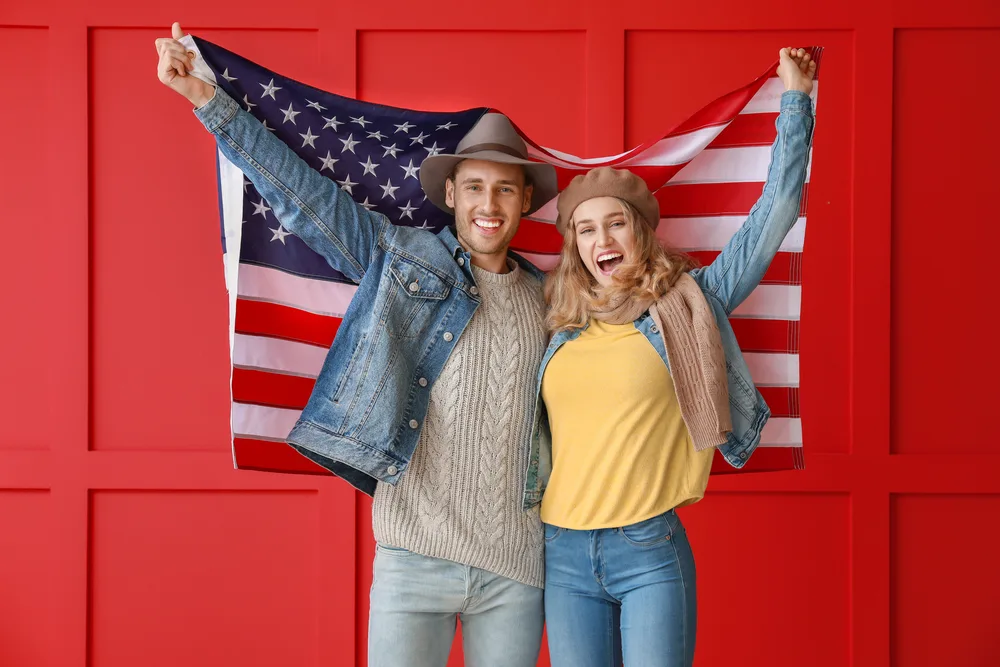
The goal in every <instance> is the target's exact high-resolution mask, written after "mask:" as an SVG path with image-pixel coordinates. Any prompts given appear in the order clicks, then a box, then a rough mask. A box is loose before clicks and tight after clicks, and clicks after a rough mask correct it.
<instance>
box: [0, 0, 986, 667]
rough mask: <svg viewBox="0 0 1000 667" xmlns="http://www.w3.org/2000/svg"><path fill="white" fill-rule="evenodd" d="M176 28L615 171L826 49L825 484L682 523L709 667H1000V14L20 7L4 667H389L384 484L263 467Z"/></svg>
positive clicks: (11, 41)
mask: <svg viewBox="0 0 1000 667" xmlns="http://www.w3.org/2000/svg"><path fill="white" fill-rule="evenodd" d="M172 20H180V21H181V22H182V24H183V25H184V26H185V27H186V28H188V29H190V30H192V31H194V32H197V33H198V34H200V35H202V36H204V37H206V38H208V39H210V40H212V41H214V42H216V43H219V44H221V45H223V46H226V47H227V48H230V49H232V50H235V51H237V52H240V53H242V54H245V55H247V56H248V57H250V58H252V59H254V60H256V61H258V62H260V63H262V64H265V65H266V66H268V67H270V68H272V69H275V70H278V71H280V72H283V73H286V74H288V75H290V76H292V77H294V78H297V79H300V80H303V81H306V82H309V83H312V84H314V85H317V86H319V87H323V88H326V89H329V90H334V91H337V92H341V93H344V94H348V95H356V96H359V97H362V98H364V99H369V100H376V101H381V102H387V103H392V104H398V105H403V106H409V107H416V108H421V107H423V108H440V109H453V108H459V107H464V106H467V105H488V106H495V107H498V108H500V109H503V110H504V111H506V112H507V113H508V114H510V115H511V116H512V117H513V118H514V119H515V120H516V122H517V123H518V124H519V125H520V126H521V127H522V128H523V129H524V130H525V131H526V132H528V133H529V134H530V135H531V136H532V137H533V138H536V139H537V140H539V141H541V142H542V143H544V144H546V145H549V146H555V147H558V148H559V149H562V150H567V151H571V152H576V153H579V154H585V155H602V154H609V153H617V152H619V151H621V150H623V149H624V148H627V147H629V146H631V145H633V144H636V143H638V142H640V141H641V140H644V139H647V138H650V137H652V136H655V135H657V134H658V133H660V132H662V131H663V130H664V129H668V128H670V127H671V126H673V124H674V123H676V122H677V121H679V120H681V119H683V118H684V117H686V116H687V115H688V114H689V113H691V112H692V111H694V110H696V109H698V108H700V107H701V106H702V105H703V104H704V103H706V102H707V101H709V100H710V99H712V98H713V97H715V96H716V95H718V94H720V93H723V92H726V91H728V90H730V89H732V88H734V87H736V86H738V85H741V84H743V83H745V82H747V81H749V80H750V79H751V78H752V77H754V76H756V75H757V74H759V73H760V72H761V71H763V69H764V68H765V67H766V66H767V65H769V64H770V63H771V62H772V61H773V59H774V58H775V55H776V52H777V49H778V48H779V47H780V46H782V45H787V44H797V45H822V46H825V47H826V52H825V54H824V60H823V73H822V77H823V83H822V86H821V92H820V98H819V105H818V125H817V134H816V142H815V154H814V161H813V173H812V179H811V186H810V188H811V196H810V206H811V210H810V211H809V231H808V240H807V249H806V259H805V268H804V281H805V287H804V297H803V307H802V310H803V313H804V318H803V326H802V358H801V366H802V369H801V375H802V387H803V391H802V413H803V416H804V428H805V439H806V443H807V444H806V447H807V450H806V451H807V466H808V469H807V470H805V471H803V472H796V473H782V474H771V475H760V476H742V477H737V478H726V479H714V480H713V483H712V485H711V490H710V492H709V495H708V497H707V498H706V499H705V501H704V502H702V503H700V504H698V505H696V506H695V507H693V508H691V509H688V510H686V511H684V519H685V521H686V522H687V524H688V526H689V532H690V535H691V537H692V541H693V544H694V548H695V552H696V557H697V560H698V567H699V580H700V584H701V586H700V591H699V594H700V603H701V609H700V614H701V615H700V621H699V625H700V628H699V629H700V633H699V638H698V642H699V649H698V657H697V664H698V665H699V667H707V666H709V665H720V666H722V665H725V666H730V665H761V666H763V665H767V666H768V667H801V666H809V667H834V666H846V665H853V666H854V667H881V666H884V665H893V666H894V667H919V666H924V665H926V666H931V665H933V666H935V667H937V666H940V665H957V666H963V667H964V666H969V667H987V666H991V667H993V666H995V665H997V664H1000V639H998V638H997V635H996V634H995V630H994V628H995V625H996V620H995V615H996V600H997V599H998V597H1000V569H998V568H997V567H996V566H995V563H994V560H995V559H994V558H993V556H994V554H995V553H996V549H997V548H998V547H1000V538H998V535H997V531H996V528H995V527H996V526H997V516H998V515H1000V473H998V468H997V466H998V464H1000V445H998V444H997V442H998V438H997V436H996V430H997V429H996V418H995V414H996V413H997V412H998V406H997V404H996V402H997V397H998V394H1000V392H998V391H997V380H996V378H997V375H998V372H1000V361H998V355H997V354H996V343H995V341H996V339H997V336H996V333H995V330H994V329H993V328H991V327H989V326H987V325H986V324H985V320H986V317H987V315H986V314H987V313H989V312H990V311H991V310H993V308H994V302H995V300H996V296H997V294H998V289H997V287H996V284H995V278H996V275H997V269H996V267H995V266H994V265H993V264H992V260H993V257H994V253H995V249H996V248H997V247H998V245H1000V231H998V230H1000V225H998V224H997V223H998V222H1000V220H998V216H997V214H996V212H995V208H994V207H993V206H992V205H990V204H989V203H988V202H989V201H991V199H990V197H991V196H992V195H993V193H994V192H995V189H996V182H997V177H998V176H1000V170H998V167H997V164H998V162H997V155H1000V126H998V124H997V123H996V119H997V117H998V111H997V108H998V106H1000V94H998V92H997V90H998V82H1000V79H998V75H997V66H996V63H995V52H996V50H997V48H996V47H998V46H1000V6H998V5H997V3H996V2H994V1H993V0H951V1H950V2H948V3H932V2H930V1H928V0H919V1H912V0H911V1H908V2H898V3H891V2H889V0H867V1H861V0H847V1H846V2H817V3H788V2H784V3H780V2H777V1H775V0H751V1H749V2H746V1H744V2H741V1H739V0H716V1H715V2H713V3H706V2H685V3H679V2H663V1H662V0H661V1H659V2H653V1H648V2H644V1H639V0H634V1H630V0H615V1H614V2H596V1H588V2H580V1H578V0H560V1H544V2H543V1H542V0H534V1H532V0H508V1H507V2H504V3H489V4H485V3H480V4H475V3H469V2H466V1H460V0H427V1H426V2H423V3H420V4H419V5H418V4H414V3H407V2H402V1H400V0H382V2H377V3H371V2H369V3H349V2H339V3H334V2H308V1H307V0H284V1H283V2H281V3H280V4H277V5H276V4H273V3H267V4H265V3H261V2H257V1H256V0H248V1H247V2H243V3H235V2H230V1H225V0H224V1H220V2H213V3H193V2H188V1H186V0H181V2H179V3H173V4H171V5H170V6H165V5H162V4H159V5H145V4H140V3H125V2H115V1H112V0H107V1H105V2H100V3H97V6H93V7H90V8H84V7H83V6H82V4H79V3H73V2H66V1H65V0H34V1H33V2H26V1H23V0H5V1H4V3H3V4H2V6H0V62H2V63H3V66H2V74H0V80H2V102H0V128H3V142H2V144H0V145H2V148H0V230H2V241H0V286H2V287H0V290H2V291H0V299H2V300H0V313H2V321H3V324H4V326H3V327H2V328H0V377H2V383H0V424H2V425H3V428H2V429H0V666H2V667H8V666H9V667H35V666H44V665H50V666H53V667H54V666H57V665H58V666H68V667H83V666H84V665H90V666H91V667H135V666H137V665H142V666H144V667H159V666H163V667H166V666H174V665H188V666H201V665H204V666H206V667H207V666H213V667H215V666H218V665H226V666H228V665H233V666H236V665H239V666H241V667H242V666H249V665H267V666H272V665H289V666H293V665H294V666H298V665H303V666H316V667H320V666H323V667H328V666H338V667H339V666H353V665H364V664H365V659H366V658H365V636H366V625H367V595H368V587H369V582H370V574H371V559H372V555H373V545H372V541H371V530H370V524H369V516H368V512H369V503H368V502H367V501H366V499H365V498H363V497H360V496H358V495H356V494H355V493H354V492H353V491H351V490H349V488H348V486H347V485H346V484H344V483H341V482H338V481H335V480H326V479H317V478H312V477H310V478H302V477H293V476H280V475H268V474H262V473H253V472H236V471H234V470H232V462H231V458H230V454H229V443H228V428H229V424H228V412H227V399H228V387H227V382H228V371H227V337H226V303H227V301H226V294H225V289H224V285H223V275H222V265H221V260H220V247H219V230H218V220H217V209H216V194H215V173H214V171H215V164H214V155H213V148H212V141H211V138H210V137H209V136H208V135H207V134H206V133H205V132H204V131H203V130H202V128H201V126H200V125H199V124H198V123H197V122H196V121H195V119H194V118H193V117H192V116H191V115H190V107H189V105H187V103H186V102H184V101H183V100H181V99H180V98H178V97H177V96H175V95H173V94H172V93H170V92H168V91H167V90H166V89H165V88H164V87H163V86H161V85H160V84H159V83H158V82H157V80H156V77H155V73H154V69H155V63H156V57H155V52H154V50H153V39H154V38H156V37H158V36H164V35H166V34H168V31H169V24H170V22H171V21H172ZM150 26H155V27H152V28H151V27H150ZM458 664H460V660H459V659H458V658H457V657H456V658H455V659H454V660H453V665H458Z"/></svg>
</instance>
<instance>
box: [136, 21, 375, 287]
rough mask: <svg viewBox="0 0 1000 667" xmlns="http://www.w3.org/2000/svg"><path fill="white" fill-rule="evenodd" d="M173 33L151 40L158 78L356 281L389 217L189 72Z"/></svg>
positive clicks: (288, 225) (307, 237) (273, 202)
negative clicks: (187, 103)
mask: <svg viewBox="0 0 1000 667" xmlns="http://www.w3.org/2000/svg"><path fill="white" fill-rule="evenodd" d="M172 31H173V36H172V38H170V39H166V38H162V39H158V40H156V49H157V53H158V54H159V64H158V66H157V75H158V77H159V79H160V81H161V82H162V83H163V84H164V85H166V86H168V87H169V88H170V89H172V90H174V91H175V92H177V93H178V94H180V95H182V96H184V97H185V98H187V99H188V101H190V102H191V104H193V105H194V106H195V111H194V113H195V115H196V116H197V118H198V120H200V121H201V122H202V124H203V125H204V126H205V128H206V129H207V130H208V131H209V132H211V133H212V134H213V135H214V136H215V141H216V144H217V145H218V147H219V150H221V151H222V153H223V154H224V155H225V156H226V158H228V159H229V160H230V161H231V162H232V163H233V164H235V165H236V166H237V168H239V169H240V170H241V171H243V173H244V174H246V176H247V178H249V179H250V181H251V182H252V183H253V184H254V187H255V188H257V191H258V192H259V193H260V194H261V196H262V197H263V198H264V199H265V200H267V203H268V205H270V207H271V209H272V210H273V212H274V215H275V216H276V217H277V219H278V221H279V222H280V223H281V225H282V226H283V227H284V228H285V229H287V230H288V231H290V232H292V233H293V234H295V235H296V236H298V237H299V238H301V239H302V240H303V241H304V242H305V243H306V244H307V245H308V246H309V247H310V248H312V249H313V250H314V251H316V252H317V253H319V254H320V255H322V256H323V257H324V258H325V259H326V261H327V262H328V263H329V264H330V266H332V267H333V268H335V269H337V270H338V271H340V272H341V273H343V274H344V275H346V276H347V277H348V278H351V279H352V280H355V281H360V280H361V278H362V276H363V275H364V273H365V271H366V270H367V268H368V265H369V264H370V263H371V260H372V254H373V252H374V251H375V247H376V245H377V239H378V235H379V234H381V233H382V232H383V230H384V229H385V228H386V227H387V226H388V225H389V224H390V223H389V221H388V219H387V218H386V217H385V216H383V215H381V214H380V213H373V212H371V211H369V210H367V209H366V208H365V207H363V206H360V205H359V204H357V203H356V202H355V201H354V200H353V199H351V197H350V196H349V195H348V194H347V193H346V192H344V191H343V190H341V188H339V187H337V185H336V184H335V183H334V182H333V181H331V180H330V179H328V178H326V177H324V176H321V175H320V174H319V173H318V172H317V171H316V170H315V169H313V168H311V167H310V166H309V165H308V164H306V163H305V162H304V161H303V160H302V159H301V158H300V157H299V156H298V155H296V154H295V152H294V151H293V150H292V149H291V148H289V147H288V146H287V145H286V144H285V143H284V142H283V141H281V140H280V139H278V138H277V137H275V136H274V135H273V134H272V133H271V132H269V131H268V130H267V129H266V128H264V126H263V125H262V124H261V123H260V121H258V120H257V119H256V118H254V117H253V116H252V115H250V114H249V113H247V112H246V111H244V110H243V109H242V108H241V107H240V106H239V104H237V103H236V101H235V100H233V99H232V98H231V97H230V96H229V95H227V94H226V93H225V91H223V90H222V89H220V88H216V87H215V86H212V85H211V84H209V83H207V82H205V81H202V80H201V79H199V78H197V77H194V76H190V75H189V74H190V71H191V69H192V66H193V63H192V60H191V58H192V54H191V53H190V52H188V51H187V50H186V49H185V48H184V47H183V45H182V44H181V43H180V42H179V41H177V40H178V39H180V38H181V37H183V36H184V33H183V31H182V30H181V27H180V25H179V24H177V23H175V24H174V25H173V28H172Z"/></svg>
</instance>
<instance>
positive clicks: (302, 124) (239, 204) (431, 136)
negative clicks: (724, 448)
mask: <svg viewBox="0 0 1000 667" xmlns="http://www.w3.org/2000/svg"><path fill="white" fill-rule="evenodd" d="M182 42H183V43H185V45H186V46H187V48H189V49H190V50H192V51H195V53H196V59H195V75H197V76H201V77H202V78H205V79H208V80H210V81H211V82H212V83H216V84H217V85H219V86H220V87H221V88H222V89H223V90H225V91H226V92H227V93H228V94H229V95H230V96H231V97H233V98H234V99H236V100H238V101H240V102H241V104H242V106H243V108H244V109H247V110H248V111H249V112H250V113H251V114H253V115H254V116H255V117H256V118H258V119H259V120H260V121H261V122H263V123H264V124H265V127H267V128H268V129H269V130H271V131H273V132H274V133H275V134H276V136H277V137H279V138H280V139H281V140H282V141H284V142H285V143H286V144H288V146H289V147H291V149H292V150H294V151H295V152H296V153H297V154H298V155H299V156H300V157H301V158H302V159H304V160H305V161H306V162H307V163H308V164H310V165H312V166H313V167H314V168H315V169H316V170H317V171H318V172H319V173H320V174H323V175H324V176H327V177H328V178H331V179H333V180H334V181H336V182H337V183H338V184H339V186H340V187H341V188H342V189H343V190H345V191H346V192H348V193H349V194H350V195H351V196H352V197H353V199H354V200H355V201H356V202H358V204H360V205H362V206H366V207H368V208H370V209H373V210H376V211H379V212H380V213H383V214H385V215H386V216H388V218H389V219H390V220H391V221H392V222H393V223H395V224H400V225H410V226H414V227H418V228H422V229H427V230H430V231H438V230H440V229H442V228H443V227H444V226H445V225H447V224H449V223H450V222H451V220H450V216H448V215H447V214H445V213H443V212H441V211H440V210H438V209H437V208H436V207H435V206H434V205H433V204H432V203H431V202H430V201H429V200H427V198H426V197H425V196H424V194H423V191H422V190H421V188H420V182H419V177H418V174H419V170H420V164H421V162H422V161H423V159H424V158H426V157H427V156H429V155H435V154H437V153H450V152H454V149H455V147H456V145H457V144H458V142H459V140H460V139H461V138H462V137H463V136H464V135H465V133H466V132H468V130H469V129H470V128H471V127H472V126H473V125H475V123H476V121H478V120H479V119H480V118H481V117H482V115H483V114H485V113H490V112H494V111H496V110H492V109H487V108H478V109H468V110H465V111H458V112H451V113H430V112H422V111H413V110H409V109H399V108H393V107H387V106H382V105H378V104H372V103H367V102H361V101H358V100H353V99H350V98H345V97H341V96H338V95H334V94H332V93H328V92H324V91H321V90H318V89H316V88H313V87H310V86H307V85H305V84H302V83H299V82H297V81H294V80H292V79H289V78H287V77H284V76H281V75H280V74H277V73H274V72H272V71H269V70H267V69H265V68H263V67H261V66H260V65H257V64H256V63H253V62H250V61H249V60H247V59H245V58H242V57H240V56H239V55H237V54H235V53H232V52H230V51H227V50H225V49H223V48H221V47H219V46H217V45H214V44H212V43H210V42H206V41H205V40H202V39H199V38H195V37H191V36H188V37H185V38H184V39H183V40H182ZM810 52H811V54H812V57H813V58H814V59H815V60H816V61H817V68H818V66H819V61H820V59H821V55H822V49H821V48H818V47H816V48H812V49H810ZM776 70H777V63H774V64H773V65H772V66H771V67H770V68H768V70H767V71H766V72H764V74H762V75H761V76H759V77H758V78H756V79H755V80H754V81H752V82H750V83H749V84H747V85H746V86H744V87H742V88H740V89H738V90H735V91H733V92H731V93H729V94H727V95H724V96H723V97H721V98H719V99H717V100H715V101H713V102H712V103H710V104H709V105H708V106H706V107H704V108H703V109H701V110H700V111H698V112H697V113H695V114H694V115H693V116H692V117H691V118H689V119H688V120H687V121H685V122H684V123H682V124H681V125H680V126H678V127H676V128H675V129H673V130H672V131H670V132H668V133H666V134H664V135H663V136H662V137H658V138H656V139H654V140H652V141H649V142H647V143H644V144H642V145H640V146H637V147H635V148H633V149H631V150H629V151H627V152H625V153H622V154H620V155H615V156H608V157H602V158H592V159H581V158H579V157H576V156H573V155H570V154H567V153H563V152H560V151H557V150H554V149H551V148H545V147H542V146H540V145H539V144H537V143H535V142H534V141H532V140H531V139H530V138H529V137H527V136H526V135H524V133H523V132H521V136H522V137H523V138H524V140H525V143H526V144H527V145H528V147H529V153H530V154H531V156H532V157H533V158H535V159H537V160H540V161H544V162H548V163H550V164H552V165H554V166H555V167H556V171H557V175H558V181H559V187H560V188H563V187H565V186H566V185H567V184H568V183H569V181H570V180H571V179H572V178H573V176H575V175H576V174H579V173H582V172H584V171H586V170H588V169H591V168H593V167H598V166H615V167H620V168H628V169H631V170H632V171H634V172H635V173H637V174H639V175H640V176H641V177H642V178H643V179H644V180H645V181H646V183H647V184H648V185H649V187H650V190H652V191H653V192H654V193H655V194H656V197H657V199H658V200H659V202H660V212H661V216H662V219H661V224H660V226H659V228H658V230H657V234H658V235H659V236H660V238H661V240H662V241H663V242H664V243H667V244H669V245H670V246H672V247H674V248H677V249H680V250H684V251H686V252H688V253H689V254H690V255H692V256H693V257H694V258H695V259H696V260H698V261H699V262H700V263H702V264H708V263H710V262H711V261H712V260H713V259H714V258H715V257H716V256H717V255H718V253H719V251H720V250H721V249H722V247H723V246H724V245H725V243H726V242H727V241H728V240H729V238H730V237H731V236H732V235H733V234H734V233H735V232H736V231H737V229H739V227H740V225H742V224H743V222H744V220H745V219H746V217H747V215H748V214H749V213H750V209H751V208H752V207H753V205H754V203H755V202H756V201H757V199H758V197H759V196H760V194H761V191H762V190H763V186H764V180H765V177H766V174H767V168H768V165H769V162H770V147H771V144H772V143H773V142H774V139H775V136H776V130H775V119H776V118H777V115H778V110H779V104H780V98H781V94H782V92H783V90H784V88H783V86H782V84H781V82H780V80H779V79H778V78H777V76H776ZM818 84H819V81H818V73H817V81H816V85H815V86H814V89H813V99H814V102H815V98H816V94H817V92H818V89H819V85H818ZM518 131H519V132H520V130H518ZM218 171H219V206H220V211H221V218H222V227H223V245H224V253H225V255H224V257H225V270H226V284H227V287H228V289H229V295H230V318H229V319H230V321H229V327H230V350H231V360H232V436H233V440H232V445H233V459H234V462H235V465H236V467H237V468H241V469H252V470H267V471H277V472H290V473H313V474H330V473H329V472H328V471H326V470H325V469H323V468H321V467H319V466H318V465H316V464H314V463H313V462H311V461H309V460H307V459H305V458H304V457H302V456H300V455H299V454H298V453H296V452H295V451H294V450H292V449H291V448H290V447H288V446H286V445H285V444H283V443H284V438H285V436H286V435H287V434H288V432H289V431H290V430H291V428H292V426H293V425H294V423H295V421H296V419H297V418H298V417H299V415H300V413H301V411H302V409H303V408H304V407H305V404H306V402H307V401H308V399H309V395H310V393H311V391H312V387H313V384H314V381H315V379H316V377H317V375H318V373H319V370H320V368H321V367H322V364H323V361H324V359H325V357H326V353H327V350H328V349H329V347H330V344H331V343H332V342H333V339H334V337H335V336H336V334H337V328H338V326H339V324H340V321H341V317H342V315H343V313H344V312H346V310H347V306H348V304H349V303H350V301H351V298H352V297H353V295H354V292H355V289H356V288H355V285H354V284H353V283H352V282H351V281H350V280H348V279H347V278H346V277H344V276H343V275H341V274H340V273H338V272H337V271H335V270H334V269H332V268H331V267H330V266H329V265H328V264H327V263H326V261H325V260H323V259H322V258H321V257H320V256H319V255H318V254H316V253H314V252H313V251H312V250H310V249H309V248H308V247H306V245H305V244H304V243H303V242H302V241H301V240H299V239H298V238H297V237H295V236H293V235H291V234H290V233H289V232H287V231H286V230H285V229H284V228H283V227H282V226H281V224H280V223H279V221H278V220H277V219H276V218H275V217H274V214H273V212H272V211H271V209H270V207H269V206H268V204H267V202H266V201H265V200H264V199H263V198H262V197H261V196H260V195H259V194H258V193H257V192H256V190H255V189H254V187H253V185H252V184H251V183H250V181H249V180H248V179H247V178H246V177H245V176H244V175H243V173H242V172H240V171H239V170H238V169H237V168H236V167H235V166H234V165H233V164H232V163H230V162H229V161H228V160H226V158H225V157H224V156H223V155H222V154H221V153H219V154H218ZM806 180H807V184H806V188H805V191H804V193H803V197H802V207H801V212H800V217H799V219H798V221H797V222H796V224H795V227H794V228H793V229H792V231H791V233H790V234H789V235H788V236H787V238H786V239H785V242H784V243H783V245H782V247H781V251H780V252H779V254H778V256H777V257H776V259H775V260H774V262H773V263H772V264H771V267H770V269H769V270H768V272H767V275H766V276H765V278H764V281H763V283H762V284H761V285H760V286H759V287H758V288H757V289H756V290H754V292H753V293H752V294H751V296H750V298H749V299H747V301H746V302H744V303H743V304H742V305H741V306H740V307H739V308H738V309H737V310H736V311H735V312H734V313H733V315H732V318H731V322H732V325H733V328H734V329H735V331H736V335H737V338H738V340H739V341H740V346H741V348H742V350H743V352H744V355H745V358H746V361H747V364H748V365H749V367H750V370H751V373H752V375H753V378H754V381H755V382H756V383H757V386H758V388H759V389H760V391H761V393H762V394H763V396H764V398H765V399H766V401H767V403H768V405H769V406H770V408H771V411H772V417H771V420H770V421H769V422H768V424H767V426H766V427H765V429H764V433H763V437H762V440H761V446H760V448H758V450H757V451H756V452H755V453H754V455H753V456H752V457H751V458H750V460H749V461H748V462H747V465H746V466H745V467H744V468H742V469H741V470H740V471H739V472H748V471H769V470H790V469H795V468H801V467H803V465H804V457H803V453H802V421H801V417H800V414H799V322H800V320H799V306H800V303H801V284H802V281H801V267H802V250H803V241H804V237H805V225H806V201H807V195H808V176H807V179H806ZM556 201H557V199H553V200H552V201H551V202H548V203H547V204H546V205H545V206H543V207H542V208H541V209H539V210H538V211H536V212H535V213H534V214H532V215H531V216H529V217H527V218H524V219H523V220H522V222H521V227H520V229H519V231H518V233H517V235H516V236H515V238H514V242H513V245H512V249H513V250H515V251H518V252H519V253H521V254H522V255H524V256H526V257H527V258H528V259H530V260H531V261H533V262H534V263H535V264H536V265H537V266H539V267H540V268H542V269H546V270H548V269H551V268H552V267H553V266H555V263H556V261H557V259H558V253H559V248H560V247H561V237H560V236H559V234H558V233H557V232H556V230H555V225H554V223H555V218H556ZM712 472H713V474H715V473H730V472H737V471H736V470H735V469H734V468H732V467H731V466H729V465H728V464H727V463H726V462H725V461H724V460H723V459H722V458H721V455H719V454H718V453H716V460H715V462H714V465H713V468H712Z"/></svg>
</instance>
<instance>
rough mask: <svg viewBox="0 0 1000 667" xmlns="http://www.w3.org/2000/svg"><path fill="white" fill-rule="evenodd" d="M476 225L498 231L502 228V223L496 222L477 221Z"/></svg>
mask: <svg viewBox="0 0 1000 667" xmlns="http://www.w3.org/2000/svg"><path fill="white" fill-rule="evenodd" d="M476 224H477V225H479V226H480V227H486V228H487V229H496V228H497V227H499V226H500V223H499V222H498V221H495V220H478V219H477V220H476Z"/></svg>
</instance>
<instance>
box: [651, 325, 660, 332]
mask: <svg viewBox="0 0 1000 667" xmlns="http://www.w3.org/2000/svg"><path fill="white" fill-rule="evenodd" d="M649 330H650V331H652V332H653V333H660V330H659V329H657V328H656V325H655V324H654V325H653V326H651V327H649Z"/></svg>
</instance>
